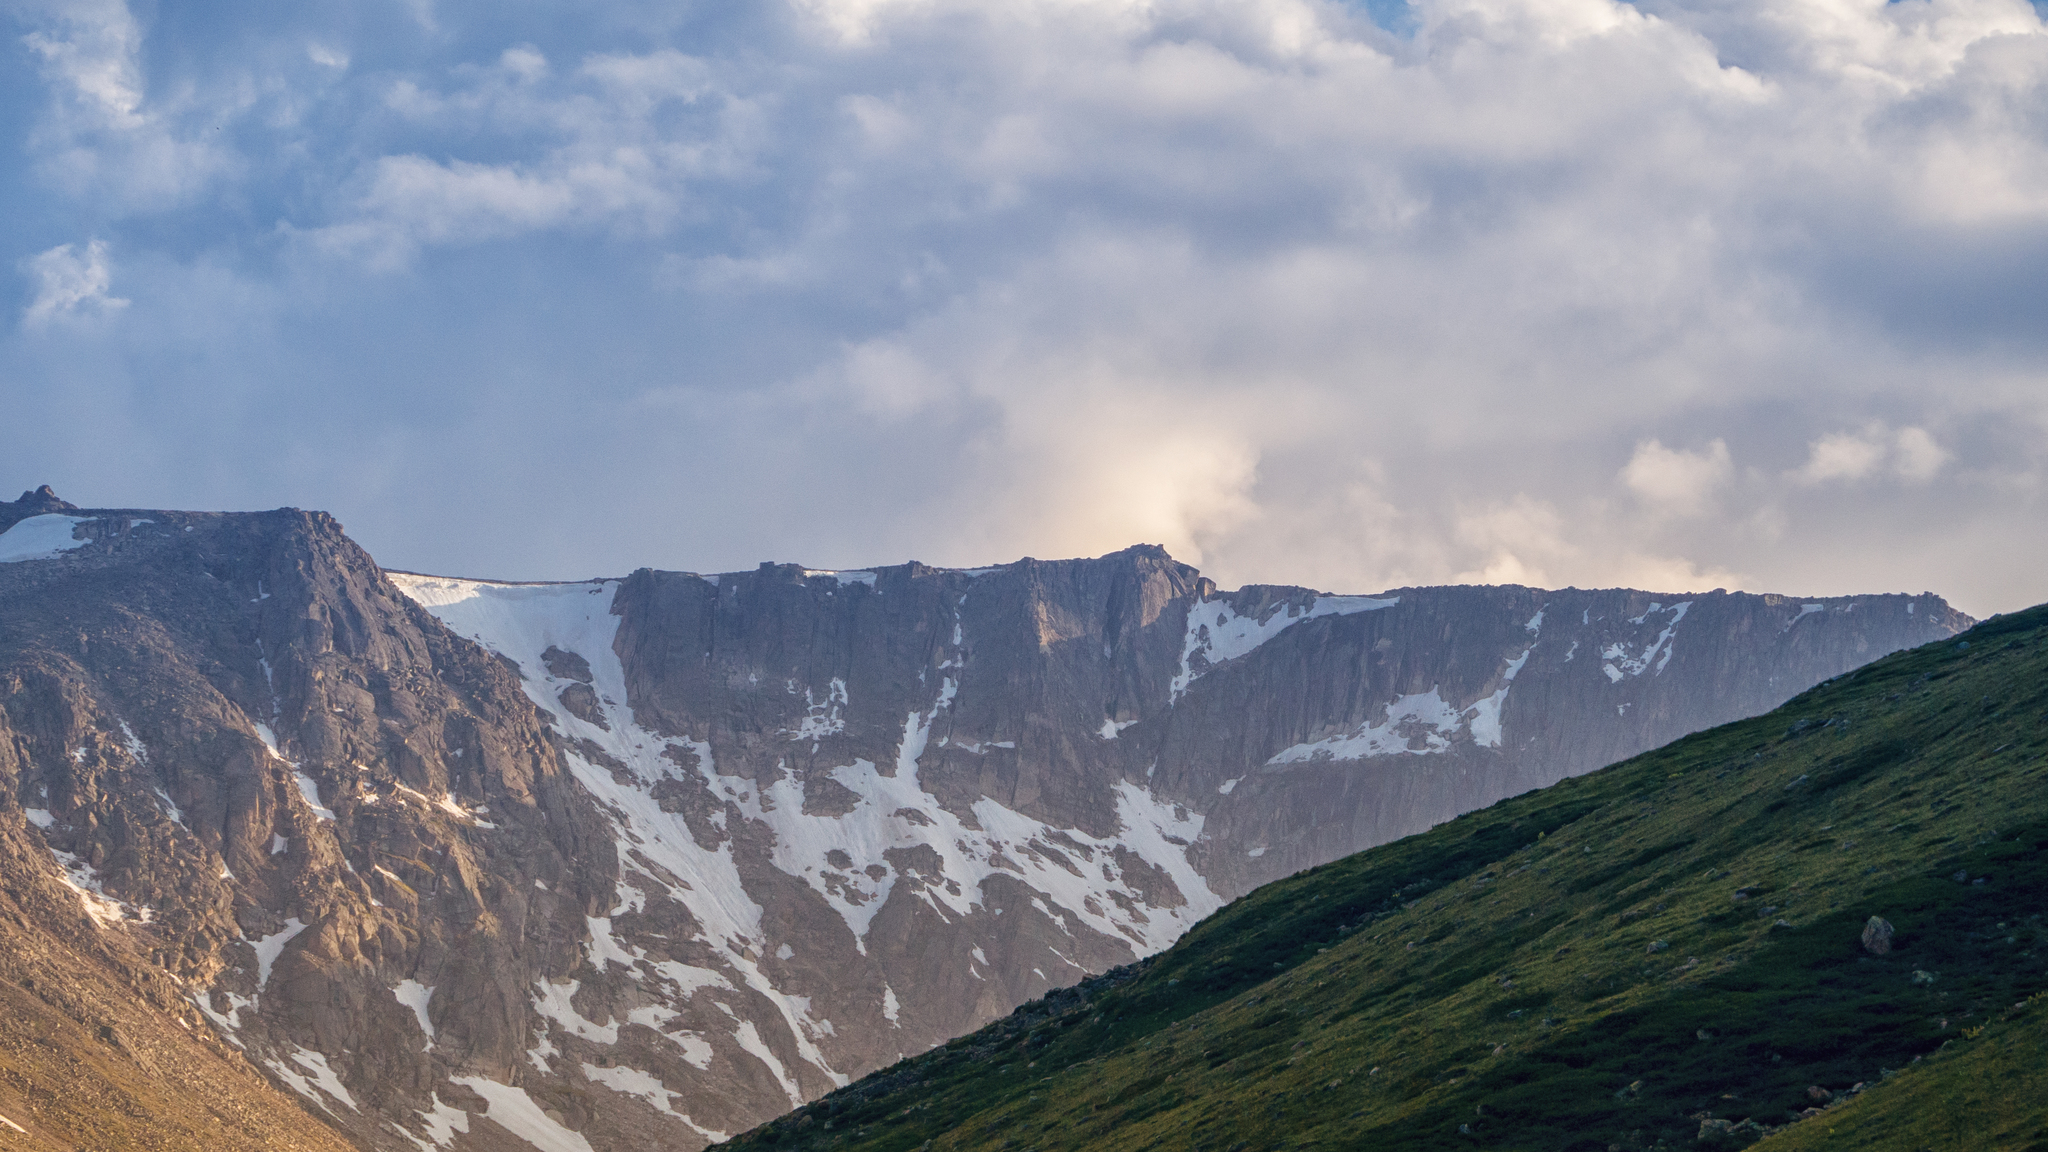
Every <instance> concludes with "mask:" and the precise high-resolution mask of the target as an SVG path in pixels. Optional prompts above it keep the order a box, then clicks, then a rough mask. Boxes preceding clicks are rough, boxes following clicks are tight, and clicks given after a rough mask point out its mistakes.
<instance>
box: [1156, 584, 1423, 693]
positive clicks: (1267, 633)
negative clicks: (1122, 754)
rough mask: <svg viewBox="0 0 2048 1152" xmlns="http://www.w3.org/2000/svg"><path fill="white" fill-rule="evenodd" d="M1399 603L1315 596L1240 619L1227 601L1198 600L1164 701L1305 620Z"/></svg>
mask: <svg viewBox="0 0 2048 1152" xmlns="http://www.w3.org/2000/svg"><path fill="white" fill-rule="evenodd" d="M1400 602H1401V598H1400V597H1399V596H1390V597H1386V598H1380V597H1374V596H1318V597H1316V598H1315V599H1314V600H1313V601H1311V602H1310V603H1309V605H1308V606H1307V607H1306V608H1303V607H1301V606H1299V605H1293V604H1287V605H1275V606H1273V608H1272V610H1271V611H1269V612H1268V613H1267V614H1266V616H1265V617H1264V618H1259V617H1255V616H1239V615H1238V614H1237V610H1236V609H1235V608H1232V607H1231V606H1230V602H1229V601H1227V600H1198V601H1196V602H1195V604H1194V606H1193V607H1191V608H1189V609H1188V630H1187V636H1186V638H1185V640H1184V641H1183V642H1182V645H1181V654H1180V673H1179V674H1178V675H1176V676H1175V677H1174V678H1173V683H1172V686H1171V694H1170V696H1169V699H1172V700H1178V699H1179V698H1180V696H1181V694H1182V693H1184V692H1186V691H1187V690H1188V686H1189V685H1191V684H1193V683H1194V682H1195V680H1196V679H1198V678H1199V677H1201V675H1202V674H1203V673H1205V672H1207V671H1209V670H1210V669H1212V668H1214V667H1215V666H1216V665H1218V664H1222V663H1224V662H1226V661H1230V660H1235V659H1237V658H1238V657H1240V656H1243V655H1245V654H1246V653H1248V652H1250V651H1252V650H1253V649H1254V648H1257V647H1258V646H1259V645H1261V644H1264V643H1265V642H1266V641H1268V640H1271V639H1272V638H1273V637H1275V636H1278V635H1279V634H1280V633H1282V632H1284V631H1286V630H1287V629H1288V628H1291V627H1293V626H1294V625H1296V624H1299V623H1301V622H1303V621H1304V620H1314V619H1317V618H1319V617H1323V616H1348V615H1351V614H1352V613H1355V612H1376V611H1378V610H1379V609H1381V608H1391V607H1393V606H1394V605H1396V604H1399V603H1400ZM1198 660H1199V661H1200V665H1199V666H1197V663H1196V662H1197V661H1198Z"/></svg>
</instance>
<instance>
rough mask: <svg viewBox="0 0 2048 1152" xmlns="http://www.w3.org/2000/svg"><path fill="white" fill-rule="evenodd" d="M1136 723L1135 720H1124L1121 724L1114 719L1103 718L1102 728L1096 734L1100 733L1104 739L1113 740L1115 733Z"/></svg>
mask: <svg viewBox="0 0 2048 1152" xmlns="http://www.w3.org/2000/svg"><path fill="white" fill-rule="evenodd" d="M1136 723H1137V721H1136V720H1125V721H1124V722H1122V723H1121V724H1119V723H1118V722H1116V721H1115V720H1104V721H1103V722H1102V729H1101V731H1100V732H1099V733H1098V735H1100V736H1101V737H1102V738H1103V739H1104V740H1114V739H1116V734H1117V733H1119V732H1121V731H1123V730H1124V729H1126V728H1129V727H1130V726H1131V725H1133V724H1136Z"/></svg>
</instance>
